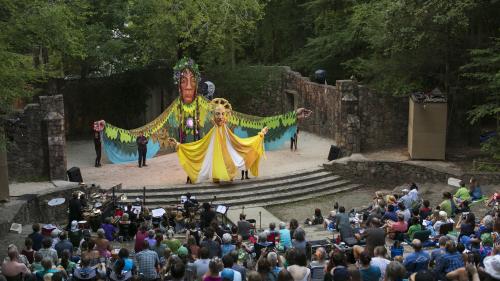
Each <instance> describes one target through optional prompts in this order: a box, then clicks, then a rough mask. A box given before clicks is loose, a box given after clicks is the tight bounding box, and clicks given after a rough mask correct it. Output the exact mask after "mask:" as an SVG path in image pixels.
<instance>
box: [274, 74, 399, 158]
mask: <svg viewBox="0 0 500 281" xmlns="http://www.w3.org/2000/svg"><path fill="white" fill-rule="evenodd" d="M284 75H285V76H284V78H283V79H284V81H285V82H284V83H283V87H282V96H283V98H282V100H283V102H284V104H285V105H284V106H283V108H284V109H285V110H284V111H289V110H293V109H297V108H299V107H305V108H308V109H312V110H313V114H312V116H311V117H310V118H308V119H306V120H303V121H301V122H300V123H299V127H300V128H301V129H303V130H306V131H309V132H312V133H315V134H318V135H320V136H324V137H327V138H331V139H334V140H335V142H336V145H337V146H339V147H340V148H341V150H342V151H343V155H350V154H351V153H356V152H360V151H367V150H373V149H381V148H387V147H391V146H401V145H406V142H407V127H408V100H407V98H396V97H392V96H391V95H384V94H380V93H375V92H373V91H370V90H369V89H368V88H367V87H364V86H362V85H358V83H357V82H356V81H353V80H337V81H336V82H335V86H333V85H325V84H318V83H315V82H311V81H310V80H309V78H306V77H302V76H301V75H300V73H298V72H294V71H292V70H291V69H290V68H289V67H285V74H284Z"/></svg>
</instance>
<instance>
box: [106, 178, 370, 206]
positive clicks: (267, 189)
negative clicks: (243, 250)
mask: <svg viewBox="0 0 500 281" xmlns="http://www.w3.org/2000/svg"><path fill="white" fill-rule="evenodd" d="M360 186H361V185H360V184H355V183H351V182H350V181H349V180H346V179H343V178H341V177H340V176H338V175H335V174H333V173H332V172H329V171H326V170H324V169H322V168H317V169H312V170H303V171H297V172H294V173H290V174H289V175H287V176H278V177H273V178H255V179H250V180H245V181H241V180H239V179H237V180H235V181H234V182H230V183H222V184H212V183H202V184H196V185H179V186H171V187H163V188H161V187H146V192H145V194H146V200H145V201H146V206H147V207H148V208H156V207H166V206H171V205H175V204H178V203H179V202H180V197H181V196H182V195H183V194H185V193H186V192H191V194H192V195H194V196H196V199H197V200H198V201H199V202H200V203H201V202H212V203H213V204H223V205H226V206H231V207H236V206H240V207H241V206H245V207H262V206H268V205H277V204H283V203H289V202H296V201H301V200H306V199H311V198H317V197H321V196H325V195H331V194H335V193H339V192H344V191H349V190H353V189H356V188H359V187H360ZM143 192H144V190H143V188H135V189H122V190H120V191H117V192H116V194H117V196H119V195H121V194H125V195H126V196H127V199H126V200H125V202H134V201H135V200H136V198H140V199H141V200H142V197H143Z"/></svg>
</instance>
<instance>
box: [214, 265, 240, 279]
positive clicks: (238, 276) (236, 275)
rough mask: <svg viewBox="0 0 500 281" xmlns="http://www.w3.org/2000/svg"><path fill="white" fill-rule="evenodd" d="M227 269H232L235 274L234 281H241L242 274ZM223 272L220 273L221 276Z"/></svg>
mask: <svg viewBox="0 0 500 281" xmlns="http://www.w3.org/2000/svg"><path fill="white" fill-rule="evenodd" d="M224 269H226V268H224ZM227 269H231V270H232V271H233V273H234V277H233V281H241V273H239V272H238V271H236V270H234V269H232V268H227ZM221 273H222V272H219V276H220V275H221Z"/></svg>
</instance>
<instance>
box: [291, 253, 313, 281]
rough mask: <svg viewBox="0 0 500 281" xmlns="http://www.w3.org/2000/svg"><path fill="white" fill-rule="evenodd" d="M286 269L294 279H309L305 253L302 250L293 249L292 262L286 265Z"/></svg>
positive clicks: (298, 280) (309, 271) (297, 280)
mask: <svg viewBox="0 0 500 281" xmlns="http://www.w3.org/2000/svg"><path fill="white" fill-rule="evenodd" d="M287 270H288V272H290V274H291V275H292V277H293V280H294V281H304V280H309V278H310V275H311V270H310V269H309V268H307V257H306V253H305V252H302V251H295V258H294V264H293V265H290V266H288V267H287Z"/></svg>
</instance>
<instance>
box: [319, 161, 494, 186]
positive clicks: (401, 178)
mask: <svg viewBox="0 0 500 281" xmlns="http://www.w3.org/2000/svg"><path fill="white" fill-rule="evenodd" d="M428 164H429V163H428V162H427V161H426V162H419V161H375V160H337V161H331V162H329V163H325V164H324V165H323V166H324V167H325V169H327V170H330V171H333V172H334V173H335V174H338V175H341V176H343V177H347V178H354V179H356V181H357V182H366V183H373V182H375V181H376V182H378V183H386V184H392V185H399V184H405V183H408V182H410V181H414V182H436V183H437V182H441V183H443V182H447V181H448V178H450V177H453V178H460V179H465V180H467V179H469V178H471V177H475V178H477V179H478V181H479V182H480V183H482V184H498V183H500V173H484V172H463V171H458V170H454V169H445V168H437V167H431V166H429V165H428Z"/></svg>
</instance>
